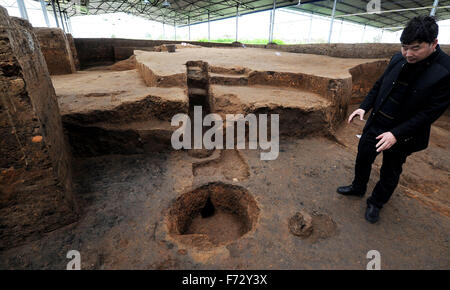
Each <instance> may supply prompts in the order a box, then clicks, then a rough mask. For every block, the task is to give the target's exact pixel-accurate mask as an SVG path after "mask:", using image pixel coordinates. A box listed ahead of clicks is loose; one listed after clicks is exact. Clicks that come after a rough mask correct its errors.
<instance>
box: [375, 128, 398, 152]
mask: <svg viewBox="0 0 450 290" xmlns="http://www.w3.org/2000/svg"><path fill="white" fill-rule="evenodd" d="M376 139H377V140H378V139H381V140H380V141H379V142H378V143H377V145H375V147H376V148H378V149H377V152H381V151H383V150H387V149H389V148H391V147H392V145H394V144H395V143H397V139H396V138H395V136H394V135H393V134H392V133H391V132H385V133H383V134H381V135H379V136H378V137H377V138H376Z"/></svg>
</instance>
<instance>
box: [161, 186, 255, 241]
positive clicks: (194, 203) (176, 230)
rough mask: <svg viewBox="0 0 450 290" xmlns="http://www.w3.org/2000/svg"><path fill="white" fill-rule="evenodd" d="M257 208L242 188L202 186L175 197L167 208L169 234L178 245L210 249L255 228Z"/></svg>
mask: <svg viewBox="0 0 450 290" xmlns="http://www.w3.org/2000/svg"><path fill="white" fill-rule="evenodd" d="M259 211H260V209H259V208H258V205H257V203H256V201H255V199H254V198H253V196H252V194H250V192H249V191H248V190H246V189H245V188H243V187H240V186H237V185H230V184H226V183H221V182H213V183H208V184H205V185H203V186H201V187H199V188H196V189H194V190H192V191H189V192H186V193H184V194H182V195H181V196H179V197H178V198H177V199H176V201H175V202H174V203H173V204H172V206H171V207H170V209H169V213H168V218H167V225H168V231H169V234H170V235H171V236H172V237H173V238H174V239H176V240H178V241H179V242H181V243H182V244H184V245H186V246H192V247H195V248H203V249H205V248H211V247H217V246H220V245H224V244H228V243H230V242H232V241H234V240H237V239H239V238H240V237H242V236H243V235H245V234H246V233H248V232H250V231H251V230H252V229H254V228H255V225H256V223H257V220H258V215H259Z"/></svg>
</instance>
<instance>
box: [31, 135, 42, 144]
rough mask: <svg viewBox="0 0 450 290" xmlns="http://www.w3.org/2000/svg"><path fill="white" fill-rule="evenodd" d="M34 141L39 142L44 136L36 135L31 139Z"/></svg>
mask: <svg viewBox="0 0 450 290" xmlns="http://www.w3.org/2000/svg"><path fill="white" fill-rule="evenodd" d="M31 141H32V142H34V143H39V142H41V141H42V136H34V137H33V139H31Z"/></svg>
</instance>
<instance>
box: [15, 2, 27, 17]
mask: <svg viewBox="0 0 450 290" xmlns="http://www.w3.org/2000/svg"><path fill="white" fill-rule="evenodd" d="M17 6H19V12H20V17H22V18H23V19H26V20H28V13H27V8H26V7H25V2H23V0H17Z"/></svg>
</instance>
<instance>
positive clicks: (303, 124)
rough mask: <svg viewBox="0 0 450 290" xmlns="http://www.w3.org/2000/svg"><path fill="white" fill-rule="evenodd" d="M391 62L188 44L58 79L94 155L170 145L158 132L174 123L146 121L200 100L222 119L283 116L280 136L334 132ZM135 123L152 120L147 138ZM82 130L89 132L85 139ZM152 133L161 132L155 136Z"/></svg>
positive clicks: (87, 151) (73, 131)
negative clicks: (355, 100)
mask: <svg viewBox="0 0 450 290" xmlns="http://www.w3.org/2000/svg"><path fill="white" fill-rule="evenodd" d="M385 65H386V60H377V59H369V60H368V59H341V58H333V57H328V56H320V55H306V54H297V53H287V52H277V51H273V50H266V49H259V48H204V47H203V48H199V47H190V46H187V47H186V49H177V50H176V51H175V52H174V53H169V52H167V51H163V52H150V51H135V56H133V57H132V58H130V59H129V60H126V61H122V62H119V63H116V64H115V65H112V66H110V67H105V66H103V67H99V68H92V69H90V70H89V71H83V72H78V73H76V74H71V75H64V76H53V77H52V80H53V83H54V86H55V90H56V93H57V95H58V100H59V105H60V107H61V113H62V116H63V123H64V125H65V128H66V129H67V131H68V133H69V138H70V141H71V144H72V147H73V148H74V150H73V152H74V153H75V155H82V156H92V155H94V156H95V155H102V154H107V153H129V154H134V153H141V152H145V151H146V150H144V149H143V148H144V147H145V148H152V146H147V145H148V144H150V143H148V142H147V141H143V140H144V139H148V140H154V139H155V138H156V139H155V140H158V142H162V143H163V144H168V142H169V141H170V139H164V140H161V139H160V138H162V136H170V134H169V133H170V132H172V131H173V129H172V131H171V130H167V131H165V133H163V134H162V133H161V130H160V128H159V127H157V128H153V127H148V126H153V124H158V122H153V121H152V122H147V121H150V120H157V121H164V122H169V121H170V119H171V117H172V116H174V115H175V114H177V113H187V112H188V109H189V107H191V108H192V107H193V106H195V105H202V106H204V107H205V108H207V111H209V112H214V113H218V114H220V115H221V116H222V117H225V114H248V113H268V114H274V113H276V114H279V115H280V133H281V134H282V135H291V136H306V135H310V134H322V135H331V134H333V132H334V131H335V130H336V127H337V125H338V124H339V123H340V122H341V121H342V120H343V119H344V118H345V116H346V115H347V106H348V104H349V103H350V101H351V97H352V96H356V97H358V96H359V95H360V94H362V93H367V91H368V90H369V89H370V86H371V84H373V82H374V81H375V80H376V78H377V77H378V76H379V74H381V72H382V69H383V68H384V67H385ZM134 67H136V69H133V68H134ZM126 69H129V70H126ZM353 79H355V82H353ZM75 88H76V89H75ZM129 122H137V123H136V124H138V125H137V126H139V127H140V128H142V124H146V126H147V127H146V129H145V132H146V133H145V135H146V136H147V137H145V138H143V133H142V132H143V130H142V129H134V128H133V125H130V124H128V123H129ZM108 123H111V124H114V126H107V124H108ZM120 124H126V126H125V127H124V126H120ZM165 128H167V126H165ZM82 131H83V132H87V133H86V134H88V135H89V136H91V138H87V139H86V138H82V136H80V132H82ZM149 132H155V134H157V135H158V136H157V137H154V138H153V137H152V138H150V137H148V136H149V134H150V135H151V133H149ZM96 136H97V137H96ZM121 136H128V137H127V139H128V140H129V142H126V143H127V145H126V146H125V147H126V149H125V148H122V146H120V145H119V144H121V143H123V138H122V137H121ZM156 148H160V146H157V147H156ZM167 148H169V149H170V146H167ZM143 150H144V151H143Z"/></svg>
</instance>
